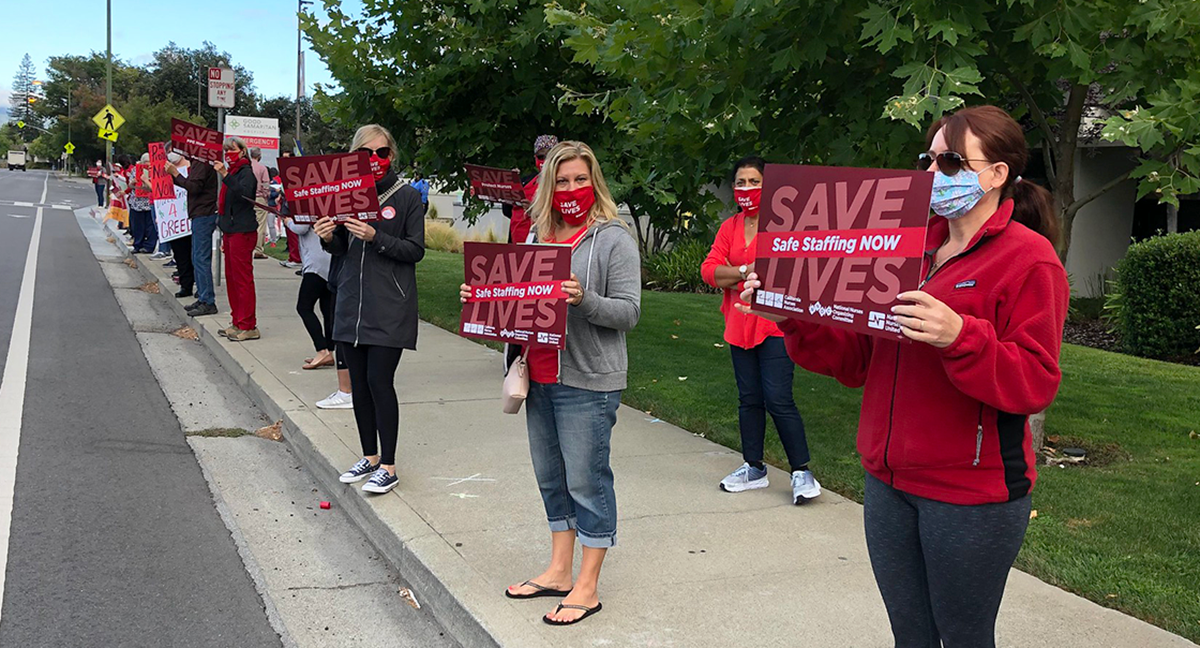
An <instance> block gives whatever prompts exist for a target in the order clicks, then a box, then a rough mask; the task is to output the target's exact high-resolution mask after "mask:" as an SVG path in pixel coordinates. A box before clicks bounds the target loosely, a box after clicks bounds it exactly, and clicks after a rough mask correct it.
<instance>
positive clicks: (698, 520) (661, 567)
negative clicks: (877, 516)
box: [118, 238, 1195, 648]
mask: <svg viewBox="0 0 1200 648" xmlns="http://www.w3.org/2000/svg"><path fill="white" fill-rule="evenodd" d="M118 241H119V238H118ZM137 258H138V264H139V267H141V268H142V269H143V271H144V272H147V273H150V274H152V275H153V276H154V277H156V278H158V279H159V280H161V281H162V284H163V292H164V293H167V294H168V295H171V294H174V292H175V290H176V287H175V284H174V283H172V282H171V280H170V274H169V270H166V269H164V268H162V265H161V264H160V263H157V262H153V261H149V260H148V259H146V257H145V256H139V257H137ZM418 271H419V268H418ZM148 276H149V274H148ZM255 280H256V283H257V291H258V326H259V330H260V331H261V332H262V335H263V338H262V339H261V340H258V341H253V342H246V343H242V344H237V343H231V342H228V341H226V340H224V339H221V338H218V337H217V335H216V333H217V330H218V329H219V328H221V327H223V326H227V325H228V323H229V314H228V307H227V305H228V302H227V300H226V299H225V298H224V295H223V294H218V300H217V301H218V305H219V307H220V308H221V313H220V314H218V315H216V316H211V317H203V318H199V319H198V320H195V321H196V328H197V330H198V332H199V333H200V336H201V339H202V340H203V342H204V343H205V344H206V345H208V347H209V348H210V349H212V350H213V352H214V355H216V357H217V358H218V359H219V360H220V361H221V362H222V363H223V364H224V366H225V367H226V369H227V370H229V371H230V373H231V374H232V375H233V376H234V378H235V380H237V381H239V383H241V384H243V385H244V386H245V387H246V389H247V391H248V393H249V394H250V395H251V396H252V397H253V398H255V399H257V400H258V401H260V404H261V405H262V407H263V408H264V410H265V411H266V412H267V413H268V414H269V415H270V416H272V417H275V418H282V419H283V420H284V425H285V433H284V435H285V439H286V440H287V441H288V442H289V443H290V444H291V445H292V447H293V449H295V450H296V452H297V454H298V455H299V456H300V457H301V459H302V460H303V461H304V462H305V465H306V467H307V468H308V470H310V471H311V472H312V473H313V475H314V476H315V477H316V478H317V479H318V480H319V481H320V482H321V483H322V484H323V485H324V486H325V487H326V488H327V489H328V490H330V491H331V492H333V493H334V494H335V497H336V499H335V506H341V507H343V508H345V509H347V511H348V512H349V513H350V516H351V518H352V519H354V521H355V522H356V523H358V524H360V525H361V526H362V527H363V530H364V532H365V533H366V534H367V535H368V537H370V539H371V540H372V542H374V543H375V545H376V546H377V547H378V548H379V549H380V550H381V551H382V552H383V553H384V554H385V555H386V556H387V557H388V558H389V560H391V561H392V562H393V563H394V564H395V565H396V567H397V568H398V569H399V570H400V571H401V573H402V574H403V575H404V577H405V578H407V579H408V580H409V582H411V583H413V585H414V586H415V591H416V594H417V596H418V598H419V599H420V601H421V603H422V605H425V606H429V607H430V608H431V609H432V610H433V611H434V613H435V615H436V616H437V617H438V618H439V620H440V621H441V622H442V624H443V625H444V626H445V627H446V628H447V629H448V630H449V631H450V632H451V633H453V634H454V635H455V636H456V638H457V639H458V640H459V641H460V642H461V643H462V644H463V645H464V646H506V647H513V648H539V647H543V646H545V647H549V646H555V647H576V646H579V647H584V646H588V647H592V646H622V647H624V646H683V647H689V648H690V647H704V646H733V645H755V646H821V647H829V648H834V647H847V648H850V647H854V648H863V647H874V646H878V647H885V646H890V645H891V634H890V632H889V629H888V623H887V616H886V613H885V611H884V608H883V603H882V601H881V599H880V597H879V594H878V591H877V589H876V587H875V582H874V578H873V576H872V574H871V567H870V563H869V561H868V559H867V551H866V546H865V543H864V540H863V529H862V508H861V507H860V506H859V505H858V504H855V503H854V502H851V501H849V500H846V499H844V498H842V497H839V496H837V495H835V494H832V493H826V494H825V495H823V496H822V497H821V498H820V499H819V500H817V501H816V502H814V503H812V504H810V505H808V506H804V507H795V506H792V505H790V504H789V499H790V488H789V483H788V475H787V474H786V473H784V472H782V471H779V470H775V469H772V472H771V479H772V486H771V488H770V489H768V490H766V491H757V492H752V493H745V494H740V495H729V494H726V493H723V492H721V491H719V490H718V489H717V486H716V485H717V482H718V481H720V479H721V478H722V477H723V476H725V475H726V474H727V473H728V472H729V471H730V470H731V469H732V468H733V467H736V466H737V465H738V464H740V462H741V460H740V458H739V456H738V455H736V454H735V453H733V452H731V451H730V450H728V449H727V448H724V447H721V446H718V445H715V444H713V443H711V442H709V441H706V440H704V439H702V438H699V437H696V436H694V435H692V434H691V433H689V432H687V431H686V430H682V429H680V428H677V427H674V426H672V425H669V424H666V423H662V422H658V421H657V419H653V418H652V417H649V416H647V415H645V414H644V413H642V412H639V411H637V410H634V409H631V408H628V407H622V409H621V411H620V413H619V415H618V423H617V427H616V429H615V431H614V434H613V458H612V463H613V469H614V471H615V473H616V480H617V481H616V487H617V495H618V499H619V500H620V505H619V511H620V513H621V516H620V524H619V527H618V529H619V532H618V533H619V536H618V537H619V544H618V546H617V547H616V548H615V549H614V550H612V551H611V552H610V554H609V557H608V560H607V562H606V563H605V570H604V576H603V578H602V580H601V592H600V596H601V599H602V600H603V602H604V611H603V612H602V613H601V614H599V615H597V616H596V617H594V618H592V619H589V620H588V621H586V622H584V623H582V624H580V625H579V626H575V627H571V628H553V627H549V626H546V625H544V624H543V623H542V622H541V616H542V614H544V613H546V612H548V611H549V610H550V609H551V608H552V607H553V605H554V601H552V600H551V599H537V600H534V601H509V600H508V599H506V598H505V597H504V588H505V587H506V586H507V585H509V584H510V583H514V582H520V581H522V580H525V579H526V578H530V577H532V576H535V575H537V574H539V573H541V571H542V569H543V568H544V567H545V564H546V561H547V560H548V558H549V534H548V532H547V525H546V522H545V516H544V513H543V510H542V504H541V499H540V498H539V496H538V492H537V486H536V484H535V482H534V478H533V470H532V468H531V466H530V460H529V449H528V443H527V439H526V433H525V417H524V415H520V416H506V415H504V414H501V413H500V403H499V392H500V381H501V375H500V372H501V361H500V358H499V355H498V354H497V353H495V352H493V351H491V350H489V349H487V348H485V347H483V346H480V345H478V344H475V343H473V342H470V341H467V340H465V339H462V338H459V337H457V336H456V335H453V334H451V333H448V332H445V331H442V330H440V329H437V328H435V327H433V326H431V325H428V324H422V325H421V331H420V342H419V347H420V351H418V352H415V353H406V354H405V356H404V358H403V360H402V361H401V363H400V370H399V372H398V374H397V388H398V392H399V394H400V401H401V429H400V448H399V453H398V456H397V461H398V465H397V468H398V471H399V474H400V476H401V481H400V486H399V487H398V488H397V489H396V490H395V491H393V492H392V493H390V494H388V495H385V496H378V497H371V498H367V497H364V495H363V494H362V493H361V491H360V490H359V489H358V488H356V487H347V486H342V485H339V484H337V481H336V479H337V474H338V473H339V472H340V471H341V470H343V469H345V468H346V467H348V466H349V465H350V464H351V463H353V462H354V461H355V460H356V459H358V458H359V456H360V455H359V453H360V450H359V442H358V434H357V432H356V430H355V427H354V418H353V413H352V412H350V411H321V410H317V409H316V408H315V406H313V405H312V404H313V403H314V402H315V401H316V400H318V399H320V398H323V397H325V396H326V395H328V394H329V393H330V392H331V391H333V389H334V387H335V378H336V377H335V375H334V372H333V371H332V370H331V369H322V370H317V371H302V370H301V369H300V365H301V363H302V361H303V358H305V357H307V356H308V355H310V354H311V352H312V348H311V346H310V343H309V340H308V336H307V335H306V334H305V333H304V329H303V327H302V326H301V324H300V320H299V318H298V317H297V316H296V313H295V310H294V304H295V297H296V291H297V289H298V287H299V278H298V277H296V276H295V274H294V273H293V271H291V270H286V269H284V268H282V267H280V265H279V264H278V263H277V262H276V261H274V260H261V261H256V262H255ZM166 299H168V300H170V301H171V302H172V307H173V308H179V309H182V306H183V305H184V304H182V303H178V302H182V301H187V302H189V303H190V301H191V300H174V298H173V297H169V296H167V297H166ZM633 361H634V362H636V361H637V360H636V358H634V359H633ZM734 406H735V404H734V403H733V402H731V403H730V407H734ZM328 549H329V550H330V551H336V550H337V548H336V547H329V548H328ZM396 604H397V605H403V604H404V603H403V602H402V601H401V600H400V599H399V598H397V599H396ZM999 626H1000V627H999V640H1000V645H1003V646H1006V647H1009V646H1022V647H1023V646H1029V647H1046V648H1075V647H1078V648H1085V647H1086V648H1094V647H1096V646H1138V647H1144V648H1151V647H1160V646H1161V647H1167V646H1170V647H1184V646H1192V647H1193V648H1194V647H1195V644H1193V643H1191V642H1189V641H1187V640H1185V639H1183V638H1181V637H1178V636H1175V635H1172V634H1170V633H1167V632H1165V631H1163V630H1161V629H1159V628H1156V627H1154V626H1151V625H1148V624H1146V623H1143V622H1141V621H1138V620H1136V619H1133V618H1131V617H1128V616H1125V615H1123V614H1120V613H1118V612H1115V611H1112V610H1109V609H1106V608H1103V607H1101V606H1098V605H1095V604H1093V603H1091V602H1089V601H1086V600H1084V599H1082V598H1079V597H1076V596H1074V595H1072V594H1069V593H1067V592H1065V591H1062V590H1059V589H1057V588H1055V587H1052V586H1050V585H1047V584H1045V583H1042V582H1041V581H1039V580H1037V579H1035V578H1033V577H1031V576H1029V575H1027V574H1024V573H1022V572H1019V571H1013V573H1012V576H1011V578H1010V579H1009V585H1008V593H1007V595H1006V597H1005V601H1004V606H1003V609H1002V610H1001V613H1000V623H999ZM385 643H386V642H385Z"/></svg>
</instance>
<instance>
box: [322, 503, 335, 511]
mask: <svg viewBox="0 0 1200 648" xmlns="http://www.w3.org/2000/svg"><path fill="white" fill-rule="evenodd" d="M331 506H333V505H332V504H330V503H329V502H321V508H323V509H328V508H329V507H331Z"/></svg>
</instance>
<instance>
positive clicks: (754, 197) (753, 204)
mask: <svg viewBox="0 0 1200 648" xmlns="http://www.w3.org/2000/svg"><path fill="white" fill-rule="evenodd" d="M733 196H734V199H735V200H737V204H738V207H741V208H742V211H744V212H746V213H747V214H757V213H758V208H759V207H760V206H761V204H762V187H738V188H736V189H734V190H733Z"/></svg>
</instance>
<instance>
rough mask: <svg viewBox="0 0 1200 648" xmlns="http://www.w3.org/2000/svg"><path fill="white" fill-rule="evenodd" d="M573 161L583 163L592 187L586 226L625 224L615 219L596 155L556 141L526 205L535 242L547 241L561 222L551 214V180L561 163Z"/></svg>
mask: <svg viewBox="0 0 1200 648" xmlns="http://www.w3.org/2000/svg"><path fill="white" fill-rule="evenodd" d="M577 159H581V160H583V161H584V163H585V164H587V166H588V174H589V175H590V176H591V178H592V188H593V191H595V193H596V202H595V203H594V204H593V205H592V210H591V212H590V213H589V214H588V223H589V224H591V223H607V222H609V221H616V222H618V223H620V224H621V225H625V221H623V220H621V219H620V217H619V216H617V203H616V202H615V201H614V200H613V197H612V193H611V192H609V190H608V183H606V182H605V181H604V173H603V172H601V171H600V163H599V162H597V161H596V154H595V153H593V152H592V148H591V147H590V146H588V145H587V144H584V143H583V142H574V141H565V142H559V143H558V144H556V145H555V146H554V148H552V149H550V152H549V153H547V154H546V162H545V164H543V165H542V171H541V173H540V174H539V175H538V188H537V193H535V194H534V196H533V204H532V205H530V206H529V217H530V219H532V220H533V225H534V227H536V228H537V235H538V240H539V241H546V240H549V239H550V238H551V237H552V236H553V234H554V229H555V228H556V227H558V226H559V225H561V224H562V223H563V218H562V216H561V215H559V213H558V212H556V211H554V190H555V180H556V179H557V178H556V177H557V175H558V167H559V166H560V165H561V164H562V163H563V162H570V161H571V160H577ZM518 242H519V241H518Z"/></svg>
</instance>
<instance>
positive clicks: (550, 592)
mask: <svg viewBox="0 0 1200 648" xmlns="http://www.w3.org/2000/svg"><path fill="white" fill-rule="evenodd" d="M526 586H528V587H532V588H533V589H535V590H537V591H536V592H534V593H533V594H513V593H512V592H511V591H510V590H504V595H505V596H507V597H508V598H510V599H532V598H541V597H543V596H558V597H563V596H566V595H567V594H570V593H571V590H556V589H550V588H549V587H542V586H541V585H538V584H537V583H535V582H533V581H525V582H524V583H521V587H526Z"/></svg>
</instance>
